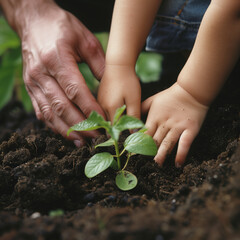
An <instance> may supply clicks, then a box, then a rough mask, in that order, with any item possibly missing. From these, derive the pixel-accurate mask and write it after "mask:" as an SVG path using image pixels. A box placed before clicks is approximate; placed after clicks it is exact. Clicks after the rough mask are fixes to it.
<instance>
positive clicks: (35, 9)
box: [0, 0, 56, 38]
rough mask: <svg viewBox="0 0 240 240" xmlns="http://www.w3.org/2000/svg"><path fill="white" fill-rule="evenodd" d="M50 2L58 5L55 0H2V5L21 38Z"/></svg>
mask: <svg viewBox="0 0 240 240" xmlns="http://www.w3.org/2000/svg"><path fill="white" fill-rule="evenodd" d="M49 4H51V5H52V6H53V5H56V4H55V3H54V1H53V0H34V1H33V0H0V7H1V8H2V10H3V12H4V15H5V17H6V19H7V21H8V23H9V25H10V26H11V27H12V28H13V30H14V31H16V32H17V34H18V35H19V37H20V38H22V36H23V35H24V31H25V30H26V29H28V25H29V24H30V23H32V21H33V20H34V19H36V18H38V17H39V16H40V15H41V14H45V13H46V11H45V13H44V9H45V10H46V9H47V8H48V6H49Z"/></svg>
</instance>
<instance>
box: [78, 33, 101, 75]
mask: <svg viewBox="0 0 240 240" xmlns="http://www.w3.org/2000/svg"><path fill="white" fill-rule="evenodd" d="M79 55H80V56H81V57H82V58H83V60H84V61H85V62H86V63H87V65H88V66H89V68H90V69H91V71H92V73H93V75H94V76H95V77H96V78H97V79H98V80H100V79H101V78H102V76H103V71H104V67H105V54H104V51H103V48H102V46H101V44H100V42H99V41H98V39H97V38H96V37H95V36H94V35H93V34H92V33H91V32H89V30H87V29H85V34H84V35H83V37H82V39H81V43H79Z"/></svg>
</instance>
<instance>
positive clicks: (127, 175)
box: [116, 170, 137, 191]
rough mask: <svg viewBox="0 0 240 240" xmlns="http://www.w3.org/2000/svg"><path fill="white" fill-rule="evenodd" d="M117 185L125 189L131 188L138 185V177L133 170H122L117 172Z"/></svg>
mask: <svg viewBox="0 0 240 240" xmlns="http://www.w3.org/2000/svg"><path fill="white" fill-rule="evenodd" d="M116 185H117V186H118V188H120V189H121V190H123V191H127V190H131V189H133V188H135V187H136V186H137V178H136V176H135V175H134V174H132V173H131V172H128V171H125V170H121V171H119V172H118V173H117V176H116Z"/></svg>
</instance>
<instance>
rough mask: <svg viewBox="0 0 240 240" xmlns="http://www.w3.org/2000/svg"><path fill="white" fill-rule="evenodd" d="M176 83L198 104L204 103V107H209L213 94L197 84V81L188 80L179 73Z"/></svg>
mask: <svg viewBox="0 0 240 240" xmlns="http://www.w3.org/2000/svg"><path fill="white" fill-rule="evenodd" d="M177 84H178V85H179V86H180V87H181V88H182V89H183V90H184V91H186V92H187V93H188V94H190V95H191V96H192V97H193V98H194V99H195V100H196V101H197V102H198V103H199V104H201V105H204V106H206V107H209V106H210V105H211V103H212V101H213V100H214V97H213V95H212V94H211V93H210V92H208V91H207V89H205V90H204V91H203V89H202V88H201V86H199V85H198V84H197V81H194V82H193V81H191V82H190V81H189V80H186V79H184V78H182V77H181V75H179V76H178V79H177Z"/></svg>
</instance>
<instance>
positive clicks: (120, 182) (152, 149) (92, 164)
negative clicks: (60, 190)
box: [67, 105, 157, 191]
mask: <svg viewBox="0 0 240 240" xmlns="http://www.w3.org/2000/svg"><path fill="white" fill-rule="evenodd" d="M125 109H126V106H125V105H123V106H122V107H120V108H118V109H117V110H116V113H115V115H114V120H113V123H111V122H109V121H105V120H104V119H103V117H102V116H101V115H99V114H98V113H97V112H95V111H93V112H92V113H91V114H90V116H89V117H88V118H87V119H86V120H84V121H82V122H80V123H78V124H76V125H74V126H72V127H71V128H70V129H69V130H68V132H67V134H68V135H69V134H70V133H71V132H72V131H91V130H95V129H99V128H104V129H105V130H106V132H107V133H108V134H109V136H110V138H109V139H108V140H107V141H106V142H103V143H101V144H98V145H97V146H95V148H97V147H108V146H114V148H115V155H112V154H110V153H109V152H102V153H97V154H95V155H94V156H92V157H91V158H90V159H89V160H88V162H87V164H86V166H85V175H86V176H87V177H88V178H92V177H95V176H96V175H98V174H99V173H101V172H103V171H105V170H106V169H107V168H109V167H111V168H113V169H114V170H116V171H117V175H116V185H117V186H118V188H120V189H121V190H124V191H126V190H130V189H133V188H134V187H135V186H136V185H137V178H136V176H135V175H134V174H133V173H131V172H129V171H126V170H125V169H126V167H127V164H128V162H129V159H130V157H131V156H132V155H134V154H142V155H147V156H155V155H156V153H157V146H156V144H155V142H154V140H153V139H152V137H151V136H149V135H147V134H145V133H144V132H145V131H146V128H145V127H144V124H143V122H142V121H141V120H139V119H137V118H134V117H131V116H128V115H123V112H124V111H125ZM127 129H129V130H130V129H140V130H139V131H137V132H135V133H132V134H131V135H129V136H128V137H127V138H126V139H125V141H124V144H123V149H122V150H121V151H120V149H119V143H118V140H119V136H120V134H121V132H122V131H124V130H127ZM124 153H127V154H126V156H127V157H126V160H125V164H124V166H123V167H122V161H121V158H122V157H123V154H124Z"/></svg>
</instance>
